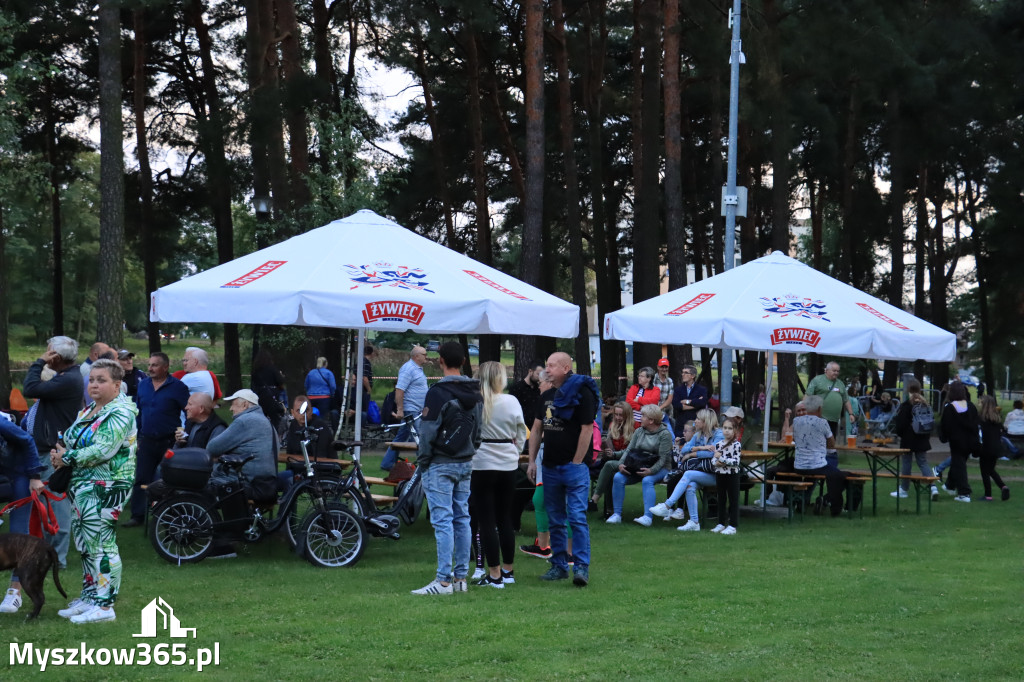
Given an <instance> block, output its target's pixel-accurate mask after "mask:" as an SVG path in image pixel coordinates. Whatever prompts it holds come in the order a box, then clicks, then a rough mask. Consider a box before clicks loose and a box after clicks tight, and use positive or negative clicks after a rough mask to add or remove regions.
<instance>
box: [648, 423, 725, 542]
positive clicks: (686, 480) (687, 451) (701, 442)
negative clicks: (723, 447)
mask: <svg viewBox="0 0 1024 682" xmlns="http://www.w3.org/2000/svg"><path fill="white" fill-rule="evenodd" d="M693 429H694V432H695V433H694V434H693V438H691V439H690V441H689V442H688V443H684V444H683V447H682V449H681V450H680V452H681V453H682V455H683V458H682V466H683V472H684V473H683V477H682V478H681V479H679V482H678V483H676V487H675V489H674V490H673V491H672V494H671V495H670V496H669V498H668V499H667V500H665V501H664V502H660V503H658V504H656V505H654V506H653V507H651V508H650V509H649V510H648V511H650V513H651V514H653V515H654V516H660V517H662V518H663V519H665V520H666V521H670V520H674V521H682V520H683V519H685V518H686V510H685V509H684V508H683V507H678V508H677V507H676V503H677V502H679V500H680V498H682V497H683V496H684V495H685V496H686V508H688V509H689V510H690V520H689V521H687V522H686V523H685V524H683V525H682V526H677V527H676V530H682V531H699V530H700V511H699V508H698V506H697V489H698V488H702V487H708V486H714V485H716V481H715V474H714V467H713V465H712V463H711V460H712V458H713V457H714V454H715V446H716V445H717V444H718V443H720V442H722V441H723V440H725V434H724V433H723V432H722V429H720V428H718V415H717V414H716V413H715V411H714V410H712V409H703V410H700V411H699V412H697V418H696V419H695V420H694V421H693Z"/></svg>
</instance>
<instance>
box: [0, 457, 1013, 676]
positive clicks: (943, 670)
mask: <svg viewBox="0 0 1024 682" xmlns="http://www.w3.org/2000/svg"><path fill="white" fill-rule="evenodd" d="M366 459H367V471H368V472H369V471H373V470H375V469H376V463H377V461H378V459H377V458H376V457H374V456H369V457H367V458H366ZM857 465H858V466H863V465H862V464H860V463H859V462H858V463H857ZM1000 468H1001V470H1002V471H1003V474H1004V476H1006V477H1007V478H1008V479H1009V480H1010V485H1011V487H1012V488H1013V494H1014V497H1013V499H1011V500H1010V501H1009V502H999V501H996V502H993V503H981V502H977V501H975V502H972V503H971V504H959V503H954V502H953V501H952V499H951V498H949V497H946V496H945V495H943V496H942V499H941V500H939V501H938V502H937V503H935V505H934V510H933V513H932V514H931V515H930V516H929V515H927V514H926V513H923V514H922V515H920V516H918V515H916V514H914V513H913V511H910V512H908V511H906V509H907V508H908V507H910V508H911V509H912V508H913V507H912V505H906V504H905V505H901V507H902V509H903V510H904V511H903V512H902V513H901V514H900V515H899V516H897V515H896V512H895V501H894V500H893V499H892V498H891V497H889V495H888V492H889V491H890V490H891V489H892V487H891V483H888V484H887V483H883V484H882V486H883V490H882V491H881V493H880V507H879V514H878V516H877V517H871V516H870V508H869V509H868V510H867V513H868V515H867V516H866V517H865V518H864V519H854V520H852V521H851V520H847V519H846V518H845V517H844V518H839V519H829V518H821V517H814V516H808V517H807V519H806V520H805V521H804V522H803V523H800V522H799V521H797V522H795V523H793V524H792V525H788V524H787V523H786V522H785V521H775V520H772V521H768V522H767V523H762V522H761V521H760V520H759V519H754V518H750V517H743V518H741V520H740V532H739V533H738V534H737V535H736V536H734V537H721V536H716V535H712V534H711V533H708V532H706V531H705V532H701V533H685V534H684V533H679V532H677V531H676V530H675V525H676V524H675V523H671V524H670V523H664V522H662V521H660V520H658V521H656V525H655V526H654V527H652V528H649V529H647V528H641V527H640V526H637V525H635V524H632V523H627V524H624V525H622V526H607V525H605V524H604V523H603V522H601V521H600V520H599V519H598V518H597V517H592V538H593V560H592V567H591V580H592V582H591V585H590V586H589V587H587V588H585V589H577V588H575V587H573V586H572V585H571V584H569V583H568V582H563V583H558V584H544V583H542V582H541V581H540V580H538V576H539V575H540V574H541V573H542V572H543V571H544V570H545V569H546V568H547V564H546V563H545V562H544V561H542V560H540V559H536V558H533V557H529V556H526V555H523V554H519V555H518V556H517V557H516V577H517V579H518V581H519V582H518V583H517V584H516V585H512V586H509V587H507V588H506V589H504V590H501V591H498V590H492V589H490V588H472V587H471V589H470V592H469V593H468V594H459V595H453V596H447V597H414V596H412V595H410V594H409V590H411V589H414V588H418V587H421V586H422V585H424V584H426V583H427V582H428V581H429V580H430V579H431V578H432V576H433V572H434V565H435V564H434V562H435V550H434V540H433V534H432V531H431V528H430V526H429V524H428V523H427V521H426V518H425V515H421V517H420V520H419V521H417V522H416V524H414V525H413V526H411V527H407V528H404V529H403V537H402V539H401V540H399V541H397V542H394V541H386V540H379V539H375V540H371V541H370V545H369V547H368V548H367V551H366V553H365V554H364V555H363V558H362V560H361V561H360V562H359V563H358V564H357V565H356V566H354V567H352V568H348V569H337V570H323V569H317V568H314V567H313V566H311V565H310V564H308V563H307V562H306V561H304V560H303V559H300V558H298V557H296V556H294V555H292V554H290V553H289V552H288V550H287V547H286V545H285V544H284V542H283V541H281V540H279V539H277V538H271V539H269V540H265V541H264V542H263V543H260V544H255V545H250V546H248V547H247V548H246V549H245V550H244V551H243V552H240V554H239V558H237V559H233V560H222V561H212V560H207V561H205V562H203V563H200V564H197V565H186V566H182V567H176V566H172V565H170V564H167V563H165V562H164V561H162V560H161V559H159V558H158V557H157V555H156V553H155V552H154V551H153V549H152V548H151V546H150V545H149V542H148V540H147V539H145V538H144V537H143V535H142V533H141V531H140V529H132V530H122V531H121V532H120V533H119V536H120V546H121V551H122V557H123V559H124V566H125V568H124V579H123V582H122V592H121V597H120V600H119V601H118V604H117V613H118V620H117V621H116V622H114V623H101V624H93V625H81V626H75V625H72V624H70V623H68V622H67V621H65V620H63V619H60V618H59V617H58V616H57V615H56V611H57V609H58V608H60V607H61V606H62V605H63V600H62V599H61V597H60V595H59V594H57V592H56V590H55V589H54V587H53V585H52V582H51V583H50V584H49V585H48V586H47V597H48V600H49V601H48V603H47V604H46V606H45V607H44V609H43V613H42V615H41V616H40V618H39V619H38V620H37V621H36V622H32V623H23V622H22V619H21V617H20V616H7V615H0V627H2V629H3V632H4V633H5V635H6V636H7V638H8V640H9V641H11V642H18V643H21V644H24V643H25V642H32V643H34V645H35V646H36V647H78V646H79V645H80V643H81V642H82V641H85V642H86V643H87V645H88V646H90V647H110V648H116V647H133V646H135V645H136V644H138V643H140V642H150V643H151V644H153V645H155V644H157V643H159V642H174V641H185V640H170V639H168V638H166V637H164V638H159V639H156V640H140V639H134V638H133V637H132V634H134V633H137V632H139V631H140V620H139V612H140V610H141V609H142V608H143V607H144V606H145V605H146V604H148V603H149V602H150V600H152V599H153V598H155V597H157V596H160V597H163V599H164V600H166V601H167V602H168V603H169V604H170V605H171V606H173V608H174V610H175V614H176V615H177V616H178V617H179V618H180V620H181V624H182V625H183V626H184V627H195V628H197V630H198V634H197V638H196V639H194V640H193V639H189V640H187V644H188V647H189V655H192V656H194V655H195V649H196V648H197V647H212V646H213V644H214V642H217V643H219V647H220V657H221V660H220V665H219V666H218V667H210V668H208V669H207V670H205V671H204V675H205V676H206V677H208V678H210V679H224V680H336V679H345V680H349V679H351V680H376V679H383V680H387V679H396V678H397V679H411V680H430V679H481V678H485V679H523V680H535V679H551V678H561V679H595V680H620V679H626V678H630V679H644V680H647V679H650V680H661V679H671V678H678V677H684V678H691V679H698V680H699V679H723V680H743V679H751V680H759V681H761V680H817V679H856V680H891V679H897V680H937V679H970V680H1019V679H1024V640H1022V638H1021V636H1020V632H1021V628H1022V620H1024V616H1022V612H1021V596H1022V589H1021V547H1022V540H1024V537H1022V536H1024V533H1022V532H1021V525H1020V522H1021V508H1022V503H1024V486H1022V485H1021V483H1020V481H1021V480H1022V478H1024V476H1022V474H1024V467H1022V466H1021V465H1020V464H1017V463H1012V464H1008V463H1005V462H1004V463H1001V467H1000ZM970 473H971V479H972V485H975V486H976V491H977V492H979V493H980V480H979V477H978V470H977V466H976V465H974V466H972V467H971V469H970ZM638 488H639V486H630V488H629V489H628V490H629V496H628V498H627V502H626V509H625V515H626V517H627V518H632V517H634V516H637V515H638V514H639V513H640V500H639V490H638ZM663 496H664V493H663V492H661V494H660V495H659V499H661V498H662V497H663ZM869 496H870V491H868V494H867V495H866V496H865V499H866V500H869V499H870V497H869ZM751 499H753V498H751ZM976 499H977V498H976ZM911 502H912V501H911ZM704 521H705V523H704V527H705V528H709V527H710V526H711V525H713V524H712V523H708V521H710V520H707V519H706V520H704ZM532 530H533V519H532V514H529V513H527V515H525V516H524V532H523V534H522V535H521V537H520V539H519V541H520V542H524V543H525V542H529V541H530V539H531V537H532ZM69 561H70V564H71V568H70V569H69V570H67V571H65V572H63V573H62V575H63V579H64V584H65V587H66V588H69V589H68V591H69V593H72V595H73V594H74V592H75V591H77V582H78V580H77V577H78V571H77V566H76V564H77V555H76V554H75V552H74V551H72V553H71V555H70V556H69ZM9 670H10V674H9V675H5V676H4V677H5V678H6V679H23V678H24V677H27V675H28V671H29V669H28V668H27V667H24V668H23V667H21V666H18V667H15V668H9ZM15 671H17V672H15ZM22 671H23V672H22ZM184 674H185V673H184V669H183V668H179V667H170V666H168V667H156V666H150V667H130V668H129V667H120V668H113V667H110V666H107V667H101V666H94V667H76V668H50V669H49V670H47V672H46V675H47V676H48V677H50V678H52V679H75V680H109V679H178V678H181V677H183V676H184Z"/></svg>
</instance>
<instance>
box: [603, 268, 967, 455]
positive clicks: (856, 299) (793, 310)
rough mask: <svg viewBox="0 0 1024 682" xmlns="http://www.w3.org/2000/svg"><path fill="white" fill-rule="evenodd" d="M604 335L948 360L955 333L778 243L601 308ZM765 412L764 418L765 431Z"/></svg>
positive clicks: (770, 361) (952, 352)
mask: <svg viewBox="0 0 1024 682" xmlns="http://www.w3.org/2000/svg"><path fill="white" fill-rule="evenodd" d="M604 337H605V338H606V339H619V340H624V341H647V342H652V343H665V344H693V345H697V346H709V347H712V348H735V349H739V350H765V351H768V368H769V371H768V380H767V382H766V385H767V391H768V393H769V394H770V393H771V367H772V364H773V353H777V352H782V353H811V352H815V353H823V354H827V355H840V356H852V357H873V358H877V359H880V360H917V359H921V360H927V361H931V362H946V361H950V360H953V359H954V358H955V357H956V335H955V334H953V333H951V332H948V331H946V330H944V329H940V328H939V327H936V326H935V325H933V324H931V323H929V322H925V321H924V320H922V319H919V318H917V317H914V316H913V315H911V314H910V313H908V312H906V311H904V310H901V309H899V308H897V307H895V306H892V305H890V304H888V303H886V302H885V301H882V300H879V299H877V298H875V297H873V296H871V295H869V294H866V293H864V292H862V291H860V290H859V289H856V288H854V287H852V286H850V285H848V284H844V283H842V282H840V281H838V280H836V279H833V278H831V277H829V276H828V275H825V274H823V273H821V272H818V271H817V270H815V269H814V268H812V267H810V266H808V265H805V264H803V263H801V262H800V261H798V260H795V259H793V258H790V257H789V256H786V255H784V254H782V253H780V252H778V251H776V252H774V253H772V254H770V255H768V256H765V257H763V258H758V259H757V260H754V261H751V262H749V263H745V264H743V265H741V266H739V267H737V268H734V269H732V270H727V271H726V272H723V273H722V274H720V275H716V276H714V277H710V278H708V279H705V280H702V281H700V282H695V283H694V284H691V285H689V286H687V287H683V288H681V289H675V290H673V291H670V292H668V293H665V294H662V295H661V296H657V297H655V298H651V299H648V300H646V301H642V302H641V303H637V304H636V305H632V306H630V307H628V308H624V309H622V310H618V311H616V312H613V313H609V314H608V315H606V316H605V322H604ZM767 430H768V420H767V419H766V420H765V437H766V439H767Z"/></svg>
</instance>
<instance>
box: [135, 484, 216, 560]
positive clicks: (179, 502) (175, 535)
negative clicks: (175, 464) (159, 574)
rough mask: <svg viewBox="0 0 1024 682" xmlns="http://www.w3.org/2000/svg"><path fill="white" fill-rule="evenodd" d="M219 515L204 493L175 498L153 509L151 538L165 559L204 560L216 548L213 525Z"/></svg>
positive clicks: (158, 552)
mask: <svg viewBox="0 0 1024 682" xmlns="http://www.w3.org/2000/svg"><path fill="white" fill-rule="evenodd" d="M217 518H218V516H217V512H216V511H215V510H214V509H212V505H211V503H210V501H209V500H207V499H206V498H205V497H202V496H201V495H182V496H179V497H173V498H171V499H169V500H166V501H165V502H163V503H161V504H160V505H158V506H157V508H156V509H155V510H153V518H152V520H151V521H150V532H149V539H150V542H151V543H152V544H153V549H155V550H156V553H157V554H158V555H160V558H162V559H163V560H164V561H167V562H170V563H172V564H183V563H184V564H187V563H195V562H198V561H202V560H203V559H205V558H206V555H207V554H209V553H210V548H211V547H213V524H214V523H216V521H217Z"/></svg>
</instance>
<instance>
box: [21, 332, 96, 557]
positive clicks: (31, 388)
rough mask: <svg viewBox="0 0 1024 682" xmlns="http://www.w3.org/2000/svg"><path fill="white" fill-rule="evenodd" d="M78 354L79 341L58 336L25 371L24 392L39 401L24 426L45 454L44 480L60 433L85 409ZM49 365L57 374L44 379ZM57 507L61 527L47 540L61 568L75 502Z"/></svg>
mask: <svg viewBox="0 0 1024 682" xmlns="http://www.w3.org/2000/svg"><path fill="white" fill-rule="evenodd" d="M77 357H78V342H77V341H75V340H74V339H71V338H68V337H67V336H55V337H53V338H52V339H50V340H49V341H48V342H47V346H46V352H45V353H43V357H41V358H39V359H38V360H36V361H35V362H33V363H32V366H31V367H29V368H28V373H27V374H26V375H25V384H24V386H23V387H22V393H23V394H24V395H25V397H26V398H36V399H37V402H36V404H35V405H33V406H32V409H31V410H30V411H29V416H27V417H26V418H25V423H24V424H23V426H24V427H25V430H26V431H28V432H29V433H31V434H32V438H33V439H34V440H35V442H36V449H37V450H38V451H39V453H40V454H41V455H42V456H41V457H40V459H42V460H43V463H44V464H45V465H46V467H45V468H44V469H43V471H42V472H41V473H40V478H41V479H42V480H43V481H48V480H49V479H50V474H52V473H53V466H52V465H51V464H50V458H49V457H48V455H49V453H50V450H52V449H53V446H54V445H56V444H57V438H58V437H59V434H60V433H61V432H63V431H64V430H65V429H67V428H68V427H69V426H71V424H72V422H74V421H75V417H76V416H77V415H78V411H79V410H80V409H82V391H83V388H82V387H83V386H84V382H83V381H82V373H81V370H80V369H79V367H78V365H77V364H75V358H77ZM46 367H49V368H50V369H51V370H53V371H54V372H55V374H54V375H53V377H52V378H50V379H49V380H47V381H44V380H43V378H42V374H43V369H44V368H46ZM53 508H54V511H55V512H56V514H57V524H58V525H59V526H60V530H58V531H57V534H56V535H53V536H47V540H48V541H49V543H50V544H51V545H52V546H53V548H54V549H55V550H57V559H58V560H59V561H60V566H61V568H67V556H68V540H69V537H70V535H69V533H70V531H71V502H70V501H69V500H68V499H67V498H66V497H65V498H64V499H63V500H60V501H59V502H54V503H53ZM44 532H45V531H44Z"/></svg>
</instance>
